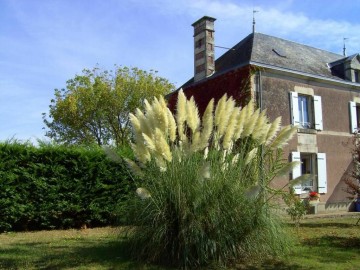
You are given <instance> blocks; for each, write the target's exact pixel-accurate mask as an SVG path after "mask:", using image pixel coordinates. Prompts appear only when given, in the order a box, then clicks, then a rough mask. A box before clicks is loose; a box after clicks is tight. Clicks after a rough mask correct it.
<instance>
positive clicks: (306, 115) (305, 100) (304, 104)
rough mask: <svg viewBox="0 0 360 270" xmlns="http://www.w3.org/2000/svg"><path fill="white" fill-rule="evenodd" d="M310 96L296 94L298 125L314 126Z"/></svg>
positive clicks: (303, 126)
mask: <svg viewBox="0 0 360 270" xmlns="http://www.w3.org/2000/svg"><path fill="white" fill-rule="evenodd" d="M310 104H311V99H310V96H305V95H298V108H299V127H301V128H314V121H313V112H312V106H310Z"/></svg>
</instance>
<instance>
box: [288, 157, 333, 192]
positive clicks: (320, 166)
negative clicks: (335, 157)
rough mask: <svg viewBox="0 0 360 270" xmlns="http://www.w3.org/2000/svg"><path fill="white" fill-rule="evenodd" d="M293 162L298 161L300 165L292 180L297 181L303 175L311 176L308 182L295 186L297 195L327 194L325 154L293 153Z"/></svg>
mask: <svg viewBox="0 0 360 270" xmlns="http://www.w3.org/2000/svg"><path fill="white" fill-rule="evenodd" d="M291 155H292V161H298V162H299V163H300V164H299V165H298V166H297V167H295V168H294V169H293V172H292V178H293V179H295V178H297V177H299V176H301V175H304V174H309V175H311V176H312V177H309V179H308V180H307V181H304V182H302V183H301V184H298V185H295V186H294V190H295V193H296V194H302V193H308V192H310V191H316V192H318V193H326V192H327V173H326V154H325V153H301V152H292V153H291Z"/></svg>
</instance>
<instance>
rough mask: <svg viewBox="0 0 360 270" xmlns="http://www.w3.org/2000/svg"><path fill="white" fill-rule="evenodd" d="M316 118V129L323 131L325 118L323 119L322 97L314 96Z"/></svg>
mask: <svg viewBox="0 0 360 270" xmlns="http://www.w3.org/2000/svg"><path fill="white" fill-rule="evenodd" d="M314 116H315V129H316V130H323V117H322V108H321V97H320V96H314Z"/></svg>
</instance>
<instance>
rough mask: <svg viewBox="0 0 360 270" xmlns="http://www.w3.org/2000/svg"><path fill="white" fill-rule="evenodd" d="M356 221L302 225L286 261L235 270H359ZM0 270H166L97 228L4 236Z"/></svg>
mask: <svg viewBox="0 0 360 270" xmlns="http://www.w3.org/2000/svg"><path fill="white" fill-rule="evenodd" d="M357 218H358V217H346V218H332V219H330V218H326V219H325V218H322V219H307V220H304V221H302V224H301V226H300V229H299V230H296V229H295V228H292V227H291V231H293V233H294V236H295V238H296V239H298V241H297V244H295V247H294V249H293V250H292V252H291V254H290V255H289V256H288V257H287V258H284V259H283V260H267V261H266V262H264V263H263V264H262V265H259V264H256V263H253V264H250V263H248V264H246V265H244V264H237V265H236V266H234V268H233V269H254V270H256V269H305V270H307V269H316V270H321V269H324V270H325V269H326V270H327V269H335V270H336V269H339V270H340V269H346V270H351V269H354V270H355V269H360V268H359V267H360V225H358V226H355V223H356V221H357ZM119 234H120V236H119ZM0 269H145V270H152V269H154V270H155V269H156V270H164V269H166V268H163V267H160V266H155V265H147V264H141V263H136V262H133V261H131V260H130V259H129V258H128V256H127V255H126V247H125V246H124V238H121V231H119V229H114V228H98V229H87V230H66V231H41V232H25V233H5V234H0Z"/></svg>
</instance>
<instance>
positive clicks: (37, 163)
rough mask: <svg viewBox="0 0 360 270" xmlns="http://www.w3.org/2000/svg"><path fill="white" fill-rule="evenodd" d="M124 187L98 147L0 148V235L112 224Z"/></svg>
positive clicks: (118, 169) (126, 179)
mask: <svg viewBox="0 0 360 270" xmlns="http://www.w3.org/2000/svg"><path fill="white" fill-rule="evenodd" d="M130 186H131V181H130V175H129V174H128V173H127V170H126V168H125V166H124V164H123V163H120V164H119V163H115V162H113V161H110V160H109V159H107V158H106V156H105V154H104V152H103V150H101V149H100V148H96V147H94V148H81V147H64V146H55V145H45V144H42V145H41V146H40V147H34V146H33V145H30V144H28V143H19V142H16V141H13V142H5V143H0V232H3V231H10V230H17V231H18V230H40V229H55V228H79V227H81V226H103V225H110V224H113V223H114V222H115V221H116V219H117V216H116V215H115V213H114V209H115V207H116V205H117V204H118V203H119V202H120V201H121V200H122V198H123V197H124V194H126V193H127V192H128V190H129V188H130Z"/></svg>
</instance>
